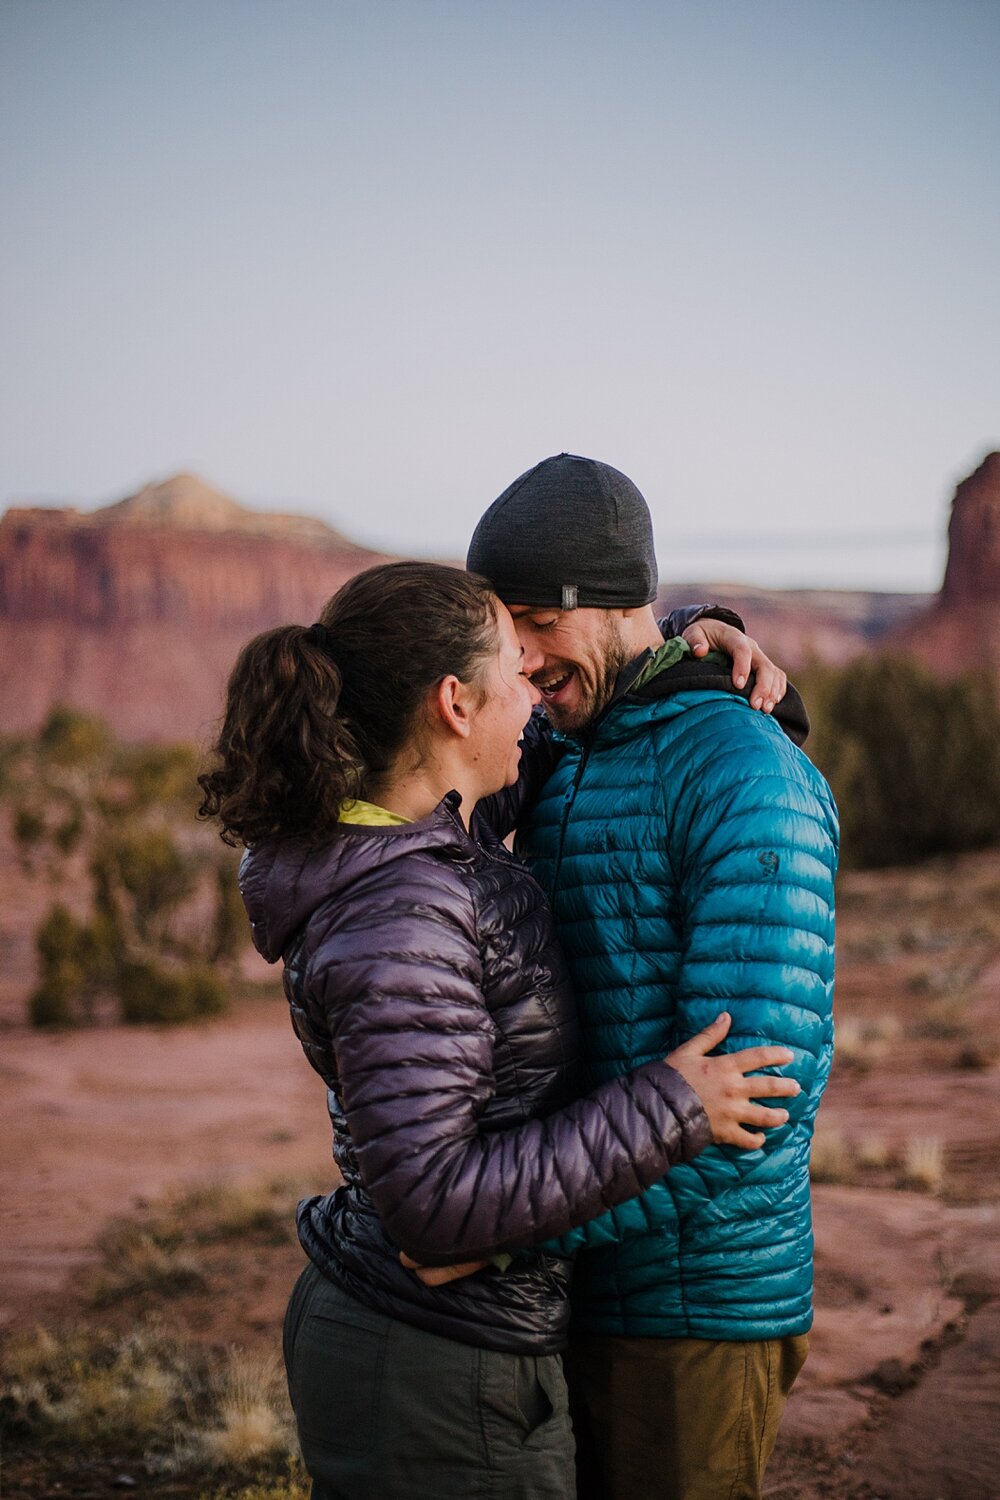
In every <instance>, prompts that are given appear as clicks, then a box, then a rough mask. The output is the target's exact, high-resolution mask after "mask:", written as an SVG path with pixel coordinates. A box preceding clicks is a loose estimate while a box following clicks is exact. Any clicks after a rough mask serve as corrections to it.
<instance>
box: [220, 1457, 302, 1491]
mask: <svg viewBox="0 0 1000 1500" xmlns="http://www.w3.org/2000/svg"><path fill="white" fill-rule="evenodd" d="M311 1492H312V1487H311V1481H310V1480H309V1478H308V1477H307V1476H306V1475H305V1474H304V1472H303V1470H302V1465H301V1464H300V1463H299V1462H298V1461H297V1460H292V1461H290V1462H289V1465H288V1471H287V1474H286V1476H285V1477H283V1478H281V1479H265V1480H263V1481H262V1482H261V1483H259V1484H250V1485H246V1486H245V1487H244V1488H243V1489H240V1490H236V1491H233V1490H232V1489H230V1488H229V1486H228V1485H227V1486H226V1487H225V1488H223V1489H212V1490H202V1491H201V1493H200V1495H199V1496H198V1500H309V1497H310V1494H311Z"/></svg>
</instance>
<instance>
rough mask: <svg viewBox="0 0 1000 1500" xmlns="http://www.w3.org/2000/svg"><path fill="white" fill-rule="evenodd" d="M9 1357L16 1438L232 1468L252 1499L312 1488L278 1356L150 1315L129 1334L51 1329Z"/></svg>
mask: <svg viewBox="0 0 1000 1500" xmlns="http://www.w3.org/2000/svg"><path fill="white" fill-rule="evenodd" d="M3 1364H4V1367H3V1372H2V1382H0V1420H2V1426H3V1429H4V1432H5V1435H6V1437H8V1438H9V1439H10V1440H11V1441H12V1442H13V1443H26V1444H30V1445H31V1446H32V1447H33V1448H35V1449H37V1448H38V1447H39V1446H44V1447H47V1448H59V1449H71V1450H74V1451H75V1450H81V1451H82V1450H83V1449H86V1451H87V1452H88V1453H89V1454H100V1453H103V1452H112V1453H115V1454H121V1453H123V1452H127V1453H128V1454H130V1455H131V1456H132V1457H133V1458H134V1457H138V1456H140V1455H141V1457H142V1459H143V1461H144V1463H145V1464H146V1467H147V1468H148V1469H149V1470H150V1472H158V1473H161V1474H164V1475H167V1474H169V1475H174V1476H176V1475H181V1474H190V1475H199V1474H200V1475H212V1474H215V1475H222V1474H224V1475H225V1478H226V1481H227V1485H228V1486H229V1487H228V1488H227V1492H226V1493H227V1495H231V1494H232V1488H231V1485H232V1484H233V1483H237V1484H238V1483H239V1482H240V1481H243V1483H244V1484H245V1485H247V1486H248V1489H247V1491H246V1495H247V1500H251V1497H253V1496H254V1495H258V1494H259V1496H260V1500H267V1497H269V1496H273V1500H278V1497H284V1500H288V1497H289V1496H291V1497H293V1500H294V1497H298V1496H299V1495H300V1494H301V1492H302V1485H303V1483H304V1478H303V1475H302V1470H301V1466H300V1463H299V1460H298V1447H297V1443H296V1438H295V1428H294V1421H293V1418H292V1413H291V1409H290V1407H289V1405H288V1396H287V1392H286V1390H285V1386H284V1380H283V1379H282V1377H281V1373H280V1370H279V1366H278V1361H277V1360H276V1359H275V1358H274V1356H268V1357H267V1358H264V1359H261V1358H260V1357H258V1356H254V1355H250V1354H247V1353H246V1352H245V1351H243V1350H240V1349H235V1348H234V1349H231V1350H229V1351H228V1353H227V1354H226V1355H225V1356H224V1357H222V1358H220V1357H218V1356H215V1357H212V1356H211V1355H206V1354H204V1353H203V1352H201V1351H198V1350H192V1349H190V1348H185V1347H183V1346H182V1345H181V1344H179V1343H178V1342H177V1341H176V1340H175V1339H174V1338H173V1337H172V1336H170V1335H169V1334H167V1332H166V1331H165V1329H164V1327H163V1325H162V1324H161V1323H159V1322H156V1321H155V1320H152V1319H150V1320H147V1321H146V1322H145V1323H143V1324H140V1325H139V1326H138V1327H137V1328H135V1329H133V1330H132V1331H131V1332H130V1333H129V1334H127V1335H126V1336H124V1337H118V1338H115V1337H112V1336H111V1335H108V1334H100V1333H98V1334H94V1333H92V1332H91V1333H87V1332H81V1331H80V1330H78V1329H73V1330H70V1331H68V1332H66V1333H65V1334H63V1333H59V1334H52V1333H49V1332H46V1331H43V1330H39V1331H38V1332H37V1333H35V1334H34V1335H32V1336H30V1337H27V1338H24V1339H21V1340H19V1341H18V1342H16V1343H14V1342H12V1343H11V1344H10V1345H8V1347H7V1348H6V1350H5V1355H4V1362H3ZM281 1476H284V1477H283V1478H282V1477H281ZM251 1482H253V1483H251Z"/></svg>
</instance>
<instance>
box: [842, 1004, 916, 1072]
mask: <svg viewBox="0 0 1000 1500" xmlns="http://www.w3.org/2000/svg"><path fill="white" fill-rule="evenodd" d="M901 1032H902V1027H901V1026H900V1024H899V1021H898V1020H897V1018H896V1017H895V1016H891V1015H881V1016H870V1017H866V1018H862V1017H860V1016H845V1017H844V1018H843V1020H840V1021H838V1022H837V1027H836V1033H835V1037H834V1056H835V1058H836V1060H837V1062H838V1063H839V1064H840V1065H841V1066H842V1067H843V1066H846V1067H851V1068H858V1069H864V1068H870V1067H871V1066H872V1065H873V1064H874V1063H877V1062H880V1061H881V1059H882V1058H883V1057H884V1056H885V1055H886V1053H887V1052H888V1050H889V1047H890V1046H891V1044H892V1043H893V1042H895V1041H897V1040H898V1039H899V1036H900V1034H901Z"/></svg>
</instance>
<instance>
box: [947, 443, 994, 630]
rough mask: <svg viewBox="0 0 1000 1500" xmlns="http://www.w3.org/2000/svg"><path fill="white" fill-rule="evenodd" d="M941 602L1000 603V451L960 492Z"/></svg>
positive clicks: (953, 510) (985, 461) (953, 515)
mask: <svg viewBox="0 0 1000 1500" xmlns="http://www.w3.org/2000/svg"><path fill="white" fill-rule="evenodd" d="M941 603H942V604H945V605H949V606H955V605H957V606H962V605H965V604H971V605H979V604H983V603H986V604H992V605H994V606H1000V453H988V454H987V455H986V457H985V458H984V459H983V461H982V463H981V464H980V465H979V468H978V469H977V470H976V471H975V473H974V474H970V475H969V477H968V479H963V481H962V483H961V484H960V485H959V486H958V488H957V489H956V491H955V498H954V500H953V501H952V503H951V521H950V524H949V526H948V566H947V568H946V569H945V575H944V584H943V585H942V588H941Z"/></svg>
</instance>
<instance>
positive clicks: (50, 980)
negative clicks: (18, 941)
mask: <svg viewBox="0 0 1000 1500" xmlns="http://www.w3.org/2000/svg"><path fill="white" fill-rule="evenodd" d="M35 949H36V951H37V953H38V965H39V971H40V977H39V982H38V985H37V986H36V988H35V989H34V990H33V991H32V993H31V995H30V996H29V1000H28V1011H29V1015H30V1018H31V1022H32V1024H33V1025H35V1026H73V1025H79V1024H80V1022H82V1021H85V1020H88V1019H90V1017H91V1015H92V1012H93V1005H94V1000H95V997H96V995H97V993H98V992H99V990H100V989H101V987H102V985H103V984H104V983H106V981H107V972H108V969H107V961H106V956H105V954H104V952H103V950H102V944H101V940H100V936H99V934H98V933H97V932H96V931H95V929H94V928H93V926H92V925H91V924H90V923H88V922H78V921H77V919H76V918H75V917H74V916H73V914H72V913H71V912H70V911H69V910H68V909H67V908H66V907H65V906H63V905H62V904H61V903H59V902H57V903H56V904H55V905H54V906H52V907H50V908H49V911H48V913H47V915H46V916H45V917H44V918H43V919H42V922H41V923H40V925H39V927H38V931H37V932H36V934H35Z"/></svg>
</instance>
